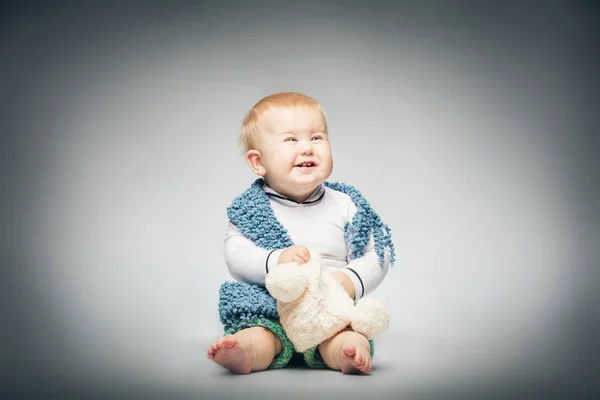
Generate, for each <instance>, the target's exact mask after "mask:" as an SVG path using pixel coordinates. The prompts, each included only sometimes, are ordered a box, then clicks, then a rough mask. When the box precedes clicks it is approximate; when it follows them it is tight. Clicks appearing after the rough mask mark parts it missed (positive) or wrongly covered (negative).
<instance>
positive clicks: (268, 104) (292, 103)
mask: <svg viewBox="0 0 600 400" xmlns="http://www.w3.org/2000/svg"><path fill="white" fill-rule="evenodd" d="M278 107H279V108H294V107H313V108H315V109H317V110H318V111H319V112H321V114H322V115H323V122H324V123H325V131H327V118H326V117H325V111H324V110H323V108H322V107H321V105H320V104H319V102H318V101H317V100H315V99H313V98H312V97H310V96H307V95H304V94H302V93H297V92H281V93H274V94H271V95H269V96H266V97H263V98H262V99H260V100H259V101H258V102H257V103H256V104H255V105H254V106H253V107H252V108H251V109H250V111H248V112H247V113H246V116H245V117H244V120H243V121H242V126H241V130H240V137H239V143H240V145H241V146H242V147H243V149H244V152H246V151H248V150H251V149H254V148H256V142H257V138H258V134H259V132H260V129H261V127H260V123H261V119H262V117H263V115H264V114H265V113H266V112H267V111H268V110H271V109H273V108H278Z"/></svg>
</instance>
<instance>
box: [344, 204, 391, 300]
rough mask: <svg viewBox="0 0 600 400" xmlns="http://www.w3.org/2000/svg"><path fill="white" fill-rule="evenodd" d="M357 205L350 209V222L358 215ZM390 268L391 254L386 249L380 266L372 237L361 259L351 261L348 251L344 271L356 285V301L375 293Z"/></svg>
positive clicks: (352, 205) (351, 206)
mask: <svg viewBox="0 0 600 400" xmlns="http://www.w3.org/2000/svg"><path fill="white" fill-rule="evenodd" d="M356 210H357V209H356V205H354V203H352V204H351V205H350V206H349V208H348V211H349V215H348V218H349V219H348V220H351V219H352V217H353V216H354V214H355V213H356ZM389 267H390V253H389V250H388V249H387V248H386V249H385V251H384V260H383V264H379V256H378V255H377V252H376V251H375V240H374V238H373V235H371V237H370V239H369V242H368V243H367V246H366V247H365V252H364V254H363V255H362V256H361V257H358V258H355V259H353V260H350V250H348V265H347V266H346V267H344V269H342V271H343V272H344V273H345V274H346V275H348V277H349V278H350V280H351V281H352V284H353V285H354V298H355V301H357V300H360V299H361V298H362V297H364V296H366V295H368V294H369V293H371V292H373V291H374V290H375V289H376V288H377V287H378V286H379V285H380V284H381V282H383V279H384V278H385V277H386V275H387V273H388V270H389Z"/></svg>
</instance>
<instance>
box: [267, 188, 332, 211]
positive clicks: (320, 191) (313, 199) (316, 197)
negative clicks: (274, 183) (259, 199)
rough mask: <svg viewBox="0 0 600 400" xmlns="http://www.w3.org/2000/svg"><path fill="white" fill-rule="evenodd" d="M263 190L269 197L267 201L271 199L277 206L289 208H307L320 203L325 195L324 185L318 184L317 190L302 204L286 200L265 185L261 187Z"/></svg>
mask: <svg viewBox="0 0 600 400" xmlns="http://www.w3.org/2000/svg"><path fill="white" fill-rule="evenodd" d="M263 188H264V190H265V193H266V194H267V196H268V197H269V199H271V200H273V201H275V202H277V203H279V204H283V205H286V206H291V207H300V206H307V205H311V204H314V203H318V202H319V201H321V199H322V198H323V196H324V195H325V185H324V184H320V185H319V186H317V188H316V189H315V190H314V191H313V192H312V193H311V195H310V196H309V197H308V198H307V199H306V200H304V201H303V202H302V203H298V202H297V201H296V200H293V199H290V198H287V197H285V196H283V195H281V194H280V193H277V192H276V191H275V190H273V189H272V188H271V187H270V186H269V185H267V184H266V183H265V184H264V185H263Z"/></svg>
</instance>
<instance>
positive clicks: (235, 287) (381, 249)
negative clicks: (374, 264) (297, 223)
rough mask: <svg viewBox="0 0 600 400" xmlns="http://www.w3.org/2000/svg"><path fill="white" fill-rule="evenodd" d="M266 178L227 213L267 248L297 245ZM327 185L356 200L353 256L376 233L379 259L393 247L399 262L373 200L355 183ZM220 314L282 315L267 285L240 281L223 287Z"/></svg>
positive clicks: (232, 320)
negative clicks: (280, 216) (267, 188)
mask: <svg viewBox="0 0 600 400" xmlns="http://www.w3.org/2000/svg"><path fill="white" fill-rule="evenodd" d="M264 184H265V181H264V179H263V178H258V179H256V180H255V181H254V182H253V183H252V185H250V187H249V188H248V189H246V190H245V191H244V192H243V193H242V194H240V195H239V196H237V197H236V198H235V199H234V200H233V202H232V203H231V205H230V206H229V207H228V208H227V216H228V217H229V220H230V221H231V223H233V224H234V225H235V226H236V227H237V228H238V229H239V230H240V231H241V232H242V233H243V234H244V236H246V237H247V238H248V239H250V240H252V242H254V244H256V245H257V246H259V247H261V248H263V249H266V250H278V249H285V248H287V247H290V246H293V245H294V243H293V241H292V239H291V238H290V236H289V234H288V232H287V230H286V229H285V228H284V227H283V225H281V223H280V222H279V221H278V220H277V218H276V217H275V214H274V213H273V209H272V208H271V203H270V201H269V199H268V197H267V194H266V192H265V191H264V189H263V186H264ZM325 186H326V187H328V188H330V189H333V190H336V191H339V192H342V193H345V194H347V195H348V196H350V198H351V199H352V201H353V202H354V204H355V205H356V207H357V211H356V213H355V214H354V217H353V218H352V221H351V222H346V224H345V226H344V238H345V239H346V243H348V247H349V250H350V256H349V257H350V259H355V258H358V257H360V256H362V255H363V254H364V251H365V247H366V245H367V243H368V242H369V239H370V237H371V235H373V238H374V242H375V251H376V253H377V255H378V259H379V263H380V264H382V263H383V262H384V257H385V249H386V248H388V250H389V257H390V264H391V265H393V264H394V262H395V251H394V244H393V242H392V236H391V230H390V228H389V226H388V225H386V224H384V223H383V222H382V221H381V218H380V217H379V215H377V213H376V212H375V211H374V210H373V208H371V206H370V204H369V202H368V201H367V200H366V199H365V198H364V197H363V196H362V195H361V193H360V192H359V191H358V190H357V189H356V188H354V187H353V186H351V185H348V184H345V183H338V182H325ZM219 316H220V320H221V322H222V323H223V324H224V325H225V327H226V328H227V327H229V328H231V327H233V326H240V324H241V325H243V324H244V323H245V321H250V320H255V319H256V318H258V319H260V318H271V319H278V318H279V316H278V313H277V303H276V301H275V299H273V297H271V296H270V294H269V293H268V292H267V290H266V289H265V288H263V287H259V286H257V285H248V284H244V283H240V282H225V283H223V285H222V286H221V288H220V299H219Z"/></svg>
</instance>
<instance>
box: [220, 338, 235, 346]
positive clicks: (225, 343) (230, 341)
mask: <svg viewBox="0 0 600 400" xmlns="http://www.w3.org/2000/svg"><path fill="white" fill-rule="evenodd" d="M236 343H237V340H235V339H234V338H233V336H227V337H225V338H224V339H223V346H224V347H227V348H231V347H233V346H235V344H236Z"/></svg>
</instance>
